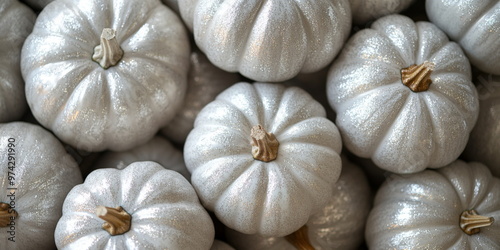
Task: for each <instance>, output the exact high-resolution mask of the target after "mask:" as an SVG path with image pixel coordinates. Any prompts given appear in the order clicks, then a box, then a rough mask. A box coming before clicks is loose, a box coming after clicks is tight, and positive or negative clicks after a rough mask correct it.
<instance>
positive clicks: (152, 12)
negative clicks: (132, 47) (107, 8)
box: [111, 3, 161, 44]
mask: <svg viewBox="0 0 500 250" xmlns="http://www.w3.org/2000/svg"><path fill="white" fill-rule="evenodd" d="M159 5H160V4H159V3H158V4H157V5H155V6H153V7H150V9H149V10H148V12H146V15H145V16H146V18H144V20H138V21H137V22H139V23H143V25H137V26H136V27H135V30H127V32H124V33H125V34H126V36H120V40H119V43H120V44H123V43H125V42H126V41H128V40H130V39H131V38H132V37H133V36H134V35H135V34H136V33H137V32H138V31H139V30H140V29H141V28H142V27H143V26H144V25H145V24H148V23H149V20H150V19H151V18H152V17H154V15H156V12H158V11H161V8H158V6H159ZM111 9H112V11H113V10H114V8H111ZM141 17H142V16H141ZM117 19H118V20H121V18H116V17H112V18H111V20H117ZM115 25H116V24H115ZM115 25H113V26H115Z"/></svg>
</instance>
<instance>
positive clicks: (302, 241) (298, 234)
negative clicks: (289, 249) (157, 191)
mask: <svg viewBox="0 0 500 250" xmlns="http://www.w3.org/2000/svg"><path fill="white" fill-rule="evenodd" d="M285 239H286V240H287V241H288V242H290V244H292V245H293V246H294V247H295V248H297V249H298V250H314V247H313V246H312V245H311V242H310V241H309V235H308V233H307V225H304V226H302V227H301V228H299V230H297V231H295V232H293V233H292V234H289V235H287V236H285Z"/></svg>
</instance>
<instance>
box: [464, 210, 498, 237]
mask: <svg viewBox="0 0 500 250" xmlns="http://www.w3.org/2000/svg"><path fill="white" fill-rule="evenodd" d="M494 221H495V220H494V219H493V217H486V216H482V215H478V214H477V212H476V211H475V210H466V211H464V212H463V213H462V214H461V215H460V228H461V229H462V231H464V233H466V234H468V235H473V234H477V233H479V231H480V230H481V228H482V227H487V226H491V224H493V222H494Z"/></svg>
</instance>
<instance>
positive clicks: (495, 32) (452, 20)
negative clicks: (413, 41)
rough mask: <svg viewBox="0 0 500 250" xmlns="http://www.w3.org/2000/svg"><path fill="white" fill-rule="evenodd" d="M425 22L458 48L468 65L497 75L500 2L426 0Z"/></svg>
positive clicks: (499, 50)
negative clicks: (427, 21) (438, 29)
mask: <svg viewBox="0 0 500 250" xmlns="http://www.w3.org/2000/svg"><path fill="white" fill-rule="evenodd" d="M425 8H426V12H427V16H428V17H429V20H431V22H433V23H434V24H436V25H437V26H438V27H439V28H440V29H441V30H443V31H444V32H445V33H446V34H447V35H448V36H449V37H450V38H451V39H452V40H454V41H456V42H457V43H459V44H460V46H462V48H463V49H464V51H465V53H466V54H467V57H468V58H469V60H470V61H471V63H472V65H474V66H476V67H477V68H479V69H480V70H482V71H484V72H487V73H491V74H496V75H498V74H500V73H499V72H500V29H499V27H500V2H499V1H498V0H458V1H445V0H427V1H425Z"/></svg>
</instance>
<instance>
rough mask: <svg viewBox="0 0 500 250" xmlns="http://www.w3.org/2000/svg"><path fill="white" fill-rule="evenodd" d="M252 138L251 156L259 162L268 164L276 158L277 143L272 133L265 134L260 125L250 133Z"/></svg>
mask: <svg viewBox="0 0 500 250" xmlns="http://www.w3.org/2000/svg"><path fill="white" fill-rule="evenodd" d="M250 137H252V142H251V144H252V155H253V158H254V159H256V160H259V161H264V162H270V161H273V160H275V159H276V157H278V147H279V142H278V140H277V139H276V136H274V134H272V133H267V132H266V130H264V128H263V127H262V126H261V125H256V126H254V127H253V128H252V130H251V131H250Z"/></svg>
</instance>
